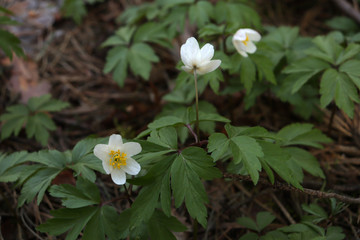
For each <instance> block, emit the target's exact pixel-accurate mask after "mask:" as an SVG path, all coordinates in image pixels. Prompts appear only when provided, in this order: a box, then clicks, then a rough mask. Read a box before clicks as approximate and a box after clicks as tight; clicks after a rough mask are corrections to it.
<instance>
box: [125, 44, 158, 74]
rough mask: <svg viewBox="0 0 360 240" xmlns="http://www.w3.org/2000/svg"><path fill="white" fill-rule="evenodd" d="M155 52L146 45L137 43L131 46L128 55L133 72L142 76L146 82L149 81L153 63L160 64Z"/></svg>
mask: <svg viewBox="0 0 360 240" xmlns="http://www.w3.org/2000/svg"><path fill="white" fill-rule="evenodd" d="M158 61H159V58H158V57H157V56H156V54H155V52H154V50H153V49H152V48H151V47H150V46H149V45H147V44H145V43H135V44H133V45H132V46H131V48H130V50H129V55H128V62H129V65H130V69H131V71H132V72H133V73H134V74H135V75H140V76H141V77H142V78H144V79H145V80H149V77H150V71H151V68H152V65H151V63H152V62H158Z"/></svg>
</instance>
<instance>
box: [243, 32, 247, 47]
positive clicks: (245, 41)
mask: <svg viewBox="0 0 360 240" xmlns="http://www.w3.org/2000/svg"><path fill="white" fill-rule="evenodd" d="M248 42H249V36H248V35H247V34H246V39H245V40H244V41H242V43H243V44H244V45H245V46H246V45H247V44H248Z"/></svg>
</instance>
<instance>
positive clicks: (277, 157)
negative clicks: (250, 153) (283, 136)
mask: <svg viewBox="0 0 360 240" xmlns="http://www.w3.org/2000/svg"><path fill="white" fill-rule="evenodd" d="M260 146H261V148H262V150H263V152H264V155H263V157H262V159H263V160H264V161H265V162H266V163H267V164H268V165H269V166H270V167H271V168H272V169H273V170H274V171H275V172H276V173H277V174H278V175H279V176H280V177H281V178H282V179H284V180H285V181H286V182H288V183H290V184H291V185H293V186H294V187H296V188H299V189H302V186H301V185H300V181H301V180H302V179H299V178H298V177H297V172H294V171H293V170H292V168H291V167H290V166H289V165H288V161H289V159H290V155H288V154H287V153H286V152H285V151H284V150H283V149H282V148H280V146H279V145H276V144H274V143H269V142H265V141H261V142H260Z"/></svg>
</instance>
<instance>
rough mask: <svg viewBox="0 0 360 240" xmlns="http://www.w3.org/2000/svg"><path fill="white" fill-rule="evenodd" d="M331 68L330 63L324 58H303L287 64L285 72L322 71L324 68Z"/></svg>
mask: <svg viewBox="0 0 360 240" xmlns="http://www.w3.org/2000/svg"><path fill="white" fill-rule="evenodd" d="M327 68H330V65H329V64H328V63H326V62H324V61H323V60H320V59H316V58H302V59H300V60H298V61H295V62H293V63H292V64H291V65H289V66H287V67H286V68H285V69H284V70H283V73H287V74H291V73H307V72H320V71H322V70H324V69H327Z"/></svg>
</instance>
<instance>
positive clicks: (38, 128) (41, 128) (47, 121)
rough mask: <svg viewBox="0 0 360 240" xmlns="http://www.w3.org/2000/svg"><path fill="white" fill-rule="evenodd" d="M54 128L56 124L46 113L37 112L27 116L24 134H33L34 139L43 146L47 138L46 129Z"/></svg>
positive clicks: (29, 135) (30, 136) (28, 136)
mask: <svg viewBox="0 0 360 240" xmlns="http://www.w3.org/2000/svg"><path fill="white" fill-rule="evenodd" d="M55 129H56V125H55V123H54V122H53V121H52V120H51V118H50V117H49V116H48V115H46V114H44V113H37V114H35V115H33V116H30V117H29V118H28V121H27V124H26V136H27V138H32V137H33V136H35V139H36V140H37V141H38V142H40V143H41V144H42V145H43V146H45V145H46V144H47V142H48V138H49V132H48V130H55Z"/></svg>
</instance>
